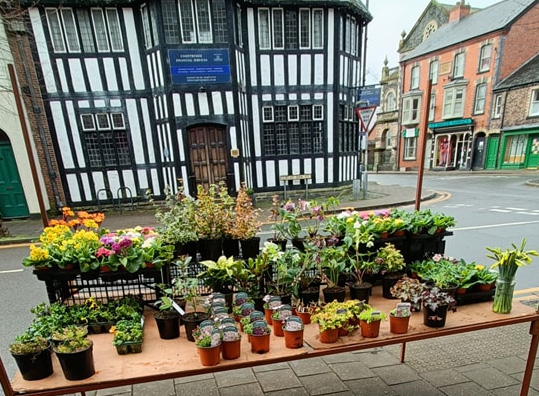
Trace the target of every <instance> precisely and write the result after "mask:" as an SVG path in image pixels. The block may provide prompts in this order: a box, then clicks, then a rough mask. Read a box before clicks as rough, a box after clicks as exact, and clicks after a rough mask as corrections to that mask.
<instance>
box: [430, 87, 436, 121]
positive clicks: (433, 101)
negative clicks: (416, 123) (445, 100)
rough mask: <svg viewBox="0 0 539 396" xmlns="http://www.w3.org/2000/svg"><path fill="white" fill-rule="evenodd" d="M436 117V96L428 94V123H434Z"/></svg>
mask: <svg viewBox="0 0 539 396" xmlns="http://www.w3.org/2000/svg"><path fill="white" fill-rule="evenodd" d="M435 117H436V94H435V93H431V94H430V107H429V121H434V119H435Z"/></svg>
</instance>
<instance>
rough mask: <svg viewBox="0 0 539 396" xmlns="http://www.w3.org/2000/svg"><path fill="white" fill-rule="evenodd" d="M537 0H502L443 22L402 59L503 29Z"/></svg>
mask: <svg viewBox="0 0 539 396" xmlns="http://www.w3.org/2000/svg"><path fill="white" fill-rule="evenodd" d="M537 1H539V0H505V1H501V2H499V3H496V4H493V5H491V6H490V7H487V8H484V9H483V10H480V11H477V12H475V13H473V14H471V15H468V16H467V17H465V18H462V19H460V20H458V21H454V22H450V23H447V24H445V25H442V26H441V27H440V28H438V30H436V31H435V32H433V33H432V34H431V35H430V36H429V38H428V39H427V40H425V41H423V42H422V43H421V44H419V45H418V46H417V47H416V48H415V49H413V50H412V51H410V52H408V53H407V54H406V55H405V56H404V57H403V58H402V61H406V60H409V59H412V58H416V57H418V56H421V55H424V54H428V53H431V52H435V51H438V50H440V49H442V48H446V47H449V46H451V45H454V44H458V43H461V42H463V41H467V40H470V39H472V38H475V37H479V36H482V35H484V34H487V33H491V32H495V31H497V30H501V29H504V28H506V27H508V26H509V25H510V24H511V23H512V22H513V21H514V20H515V19H516V18H517V17H518V16H519V15H520V14H521V13H522V12H523V11H525V10H526V9H527V8H528V7H529V6H530V5H532V4H533V3H535V2H537Z"/></svg>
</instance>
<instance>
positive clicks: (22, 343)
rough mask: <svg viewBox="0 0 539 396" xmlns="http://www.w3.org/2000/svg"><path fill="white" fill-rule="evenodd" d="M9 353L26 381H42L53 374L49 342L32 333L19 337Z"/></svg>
mask: <svg viewBox="0 0 539 396" xmlns="http://www.w3.org/2000/svg"><path fill="white" fill-rule="evenodd" d="M9 352H10V353H11V355H12V356H13V358H14V359H15V361H16V362H17V367H18V368H19V371H20V372H21V375H22V378H24V379H25V380H26V381H34V380H40V379H43V378H46V377H48V376H49V375H51V374H52V372H53V368H52V360H51V354H50V352H49V342H48V341H47V339H45V338H43V337H36V336H34V335H33V334H31V333H30V331H26V332H24V333H22V334H20V335H18V336H17V337H16V338H15V340H14V341H13V343H11V345H10V346H9Z"/></svg>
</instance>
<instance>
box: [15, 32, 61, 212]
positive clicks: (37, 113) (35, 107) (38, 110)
mask: <svg viewBox="0 0 539 396" xmlns="http://www.w3.org/2000/svg"><path fill="white" fill-rule="evenodd" d="M17 44H18V45H19V52H20V54H21V59H22V60H23V62H22V64H23V68H24V75H25V77H26V81H27V82H28V90H29V92H30V99H31V100H32V110H33V112H34V116H35V117H36V120H38V122H37V129H38V131H39V137H40V139H41V145H42V150H43V153H44V155H45V162H46V164H47V171H48V173H49V179H50V181H51V186H52V191H53V194H54V200H55V203H56V207H57V208H61V207H63V206H64V204H63V203H62V201H61V200H60V194H59V192H58V187H57V185H56V172H55V171H54V168H53V166H52V160H51V156H50V154H49V151H48V149H47V144H46V143H45V142H46V138H45V130H44V129H43V124H42V123H41V122H39V118H40V114H41V108H40V107H39V105H38V103H37V99H36V94H35V91H34V87H33V85H32V83H31V76H30V70H29V68H28V63H29V62H28V59H27V58H26V51H25V50H24V43H23V42H22V38H21V35H20V34H18V35H17Z"/></svg>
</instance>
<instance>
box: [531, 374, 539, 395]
mask: <svg viewBox="0 0 539 396" xmlns="http://www.w3.org/2000/svg"><path fill="white" fill-rule="evenodd" d="M530 386H531V387H532V388H533V389H535V390H536V391H539V369H535V370H533V374H532V379H531V381H530Z"/></svg>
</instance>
